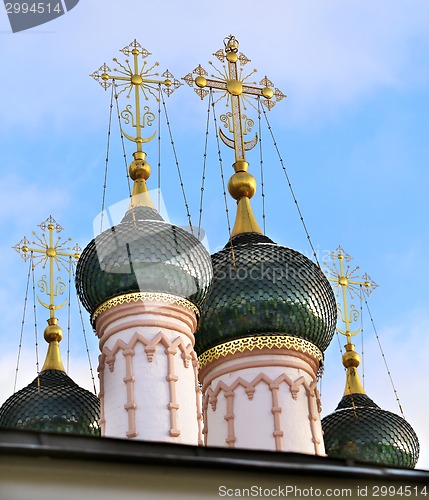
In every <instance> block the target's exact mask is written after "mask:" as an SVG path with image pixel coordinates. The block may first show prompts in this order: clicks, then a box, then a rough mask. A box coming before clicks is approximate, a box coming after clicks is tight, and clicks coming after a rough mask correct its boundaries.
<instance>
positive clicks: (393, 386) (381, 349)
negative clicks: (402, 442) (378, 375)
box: [364, 296, 405, 418]
mask: <svg viewBox="0 0 429 500" xmlns="http://www.w3.org/2000/svg"><path fill="white" fill-rule="evenodd" d="M364 300H365V305H366V308H367V311H368V315H369V319H370V321H371V324H372V328H373V330H374V333H375V337H376V338H377V342H378V346H379V348H380V352H381V356H382V358H383V361H384V366H385V367H386V370H387V374H388V375H389V379H390V383H391V385H392V389H393V392H394V393H395V397H396V402H397V403H398V406H399V410H400V412H401V415H402V418H405V415H404V411H403V409H402V405H401V402H400V400H399V396H398V393H397V391H396V387H395V384H394V383H393V378H392V374H391V373H390V369H389V365H388V364H387V360H386V356H385V355H384V351H383V348H382V346H381V342H380V337H379V336H378V333H377V329H376V327H375V323H374V319H373V317H372V314H371V311H370V309H369V304H368V301H367V300H366V297H365V296H364Z"/></svg>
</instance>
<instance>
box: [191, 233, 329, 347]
mask: <svg viewBox="0 0 429 500" xmlns="http://www.w3.org/2000/svg"><path fill="white" fill-rule="evenodd" d="M212 262H213V283H212V288H211V291H210V293H209V296H208V297H207V301H206V302H205V304H204V307H203V312H202V317H201V322H200V327H199V330H198V331H197V333H196V335H195V340H196V343H195V350H196V352H197V353H198V355H201V354H202V353H203V352H205V351H206V350H208V349H210V348H212V347H214V346H216V345H219V344H222V343H224V342H228V341H231V340H234V339H239V338H244V337H251V336H258V335H264V336H265V335H278V334H283V335H288V336H292V337H299V338H302V339H305V340H307V341H309V342H311V343H313V344H314V345H316V346H317V347H318V348H319V349H320V350H322V351H324V350H325V349H326V348H327V347H328V345H329V343H330V341H331V339H332V337H333V335H334V331H335V324H336V318H337V308H336V302H335V297H334V294H333V292H332V288H331V286H330V284H329V282H328V280H327V279H326V277H325V276H324V274H323V273H322V271H321V270H320V269H319V268H318V267H317V266H316V265H315V264H314V263H313V262H312V261H311V260H310V259H308V258H307V257H305V256H304V255H302V254H300V253H299V252H297V251H295V250H292V249H290V248H286V247H283V246H280V245H277V244H276V243H274V242H273V241H272V240H271V239H270V238H268V237H266V236H263V235H261V234H258V233H243V234H239V235H237V236H235V237H234V238H232V249H231V244H230V243H228V244H227V245H226V246H225V248H224V249H223V250H221V251H219V252H217V253H215V254H214V255H213V256H212Z"/></svg>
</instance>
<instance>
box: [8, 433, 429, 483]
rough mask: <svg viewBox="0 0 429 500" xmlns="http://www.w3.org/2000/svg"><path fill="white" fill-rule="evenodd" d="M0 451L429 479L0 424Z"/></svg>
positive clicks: (414, 473)
mask: <svg viewBox="0 0 429 500" xmlns="http://www.w3.org/2000/svg"><path fill="white" fill-rule="evenodd" d="M0 455H9V456H10V455H15V456H19V455H21V456H22V455H25V456H27V457H28V456H31V457H50V458H59V459H62V460H76V459H77V460H89V461H99V462H111V463H121V464H123V463H127V462H128V463H133V464H135V465H136V464H146V465H162V466H170V467H190V466H192V467H201V468H215V469H229V470H230V469H238V470H247V471H259V472H264V473H283V474H294V475H309V474H311V475H314V476H322V475H323V476H324V477H326V476H333V477H336V478H338V477H341V476H346V477H348V478H367V479H374V480H382V479H384V480H389V481H412V482H413V483H424V484H427V483H428V482H429V471H424V470H408V469H400V468H393V467H389V468H387V467H380V466H377V465H371V464H363V463H358V462H354V461H352V460H338V459H332V458H328V457H317V456H313V455H305V454H301V453H278V452H270V451H259V450H245V449H230V448H214V447H207V448H206V447H202V446H201V447H200V446H189V445H183V444H170V443H159V442H151V441H135V440H132V441H131V440H125V439H113V438H97V437H91V436H77V435H71V434H54V433H47V432H32V431H20V430H8V429H0Z"/></svg>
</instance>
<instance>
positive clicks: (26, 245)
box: [12, 215, 80, 318]
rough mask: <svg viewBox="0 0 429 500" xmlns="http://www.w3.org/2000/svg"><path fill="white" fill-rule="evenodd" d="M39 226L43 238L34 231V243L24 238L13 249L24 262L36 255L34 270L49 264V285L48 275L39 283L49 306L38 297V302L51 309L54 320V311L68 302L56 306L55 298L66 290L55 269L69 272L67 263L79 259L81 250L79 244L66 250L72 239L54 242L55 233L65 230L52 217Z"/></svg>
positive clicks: (59, 239) (58, 238)
mask: <svg viewBox="0 0 429 500" xmlns="http://www.w3.org/2000/svg"><path fill="white" fill-rule="evenodd" d="M38 226H39V227H40V228H41V229H42V231H43V233H42V234H41V236H38V235H37V234H36V232H35V231H33V232H32V235H33V236H34V237H35V238H36V239H35V240H34V241H29V240H28V239H27V237H26V236H24V238H22V240H21V241H20V242H19V243H18V244H16V245H15V246H14V247H12V248H14V249H15V250H16V251H17V252H18V253H19V254H20V255H21V257H22V258H23V259H24V261H27V259H28V258H29V257H30V255H32V254H35V255H33V269H34V268H35V267H36V266H37V265H39V264H42V269H45V268H46V264H47V263H48V262H49V283H48V280H47V277H46V275H43V276H42V278H41V279H40V280H39V281H38V283H37V284H38V286H39V288H40V290H41V292H42V293H45V294H46V295H47V296H48V297H49V304H46V303H45V302H43V300H41V299H40V297H37V300H38V301H39V302H40V304H41V305H42V306H43V307H45V308H46V309H49V311H50V318H54V311H55V310H57V309H61V308H62V307H64V305H65V304H66V302H67V299H66V300H65V301H64V302H63V303H62V304H60V305H55V297H57V296H58V295H62V294H63V292H64V290H65V288H66V285H65V283H64V282H63V281H62V279H61V276H57V278H56V279H55V267H56V268H57V271H58V272H59V271H60V270H61V268H64V269H65V270H66V271H67V272H69V269H68V268H67V266H66V263H67V262H68V261H69V259H75V260H77V259H78V258H79V252H80V248H79V246H78V245H77V244H76V245H75V246H74V247H72V248H71V247H66V248H65V246H66V245H67V244H68V243H69V242H70V241H71V238H68V239H67V240H65V241H61V237H60V236H58V237H57V240H56V241H55V242H54V232H56V233H60V232H61V231H62V230H63V228H62V227H61V226H60V225H59V224H57V222H56V221H55V219H54V218H53V217H52V216H51V215H50V216H49V217H48V218H47V219H46V220H45V221H44V222H42V223H40V224H39V225H38ZM46 229H47V230H48V238H46V233H45V231H46ZM30 245H34V246H30ZM66 250H69V251H66Z"/></svg>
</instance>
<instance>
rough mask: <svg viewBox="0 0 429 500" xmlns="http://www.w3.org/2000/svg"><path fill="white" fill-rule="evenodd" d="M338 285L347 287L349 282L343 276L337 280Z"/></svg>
mask: <svg viewBox="0 0 429 500" xmlns="http://www.w3.org/2000/svg"><path fill="white" fill-rule="evenodd" d="M338 283H339V284H340V285H341V286H349V280H348V279H347V278H346V277H345V276H340V278H339V279H338Z"/></svg>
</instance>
